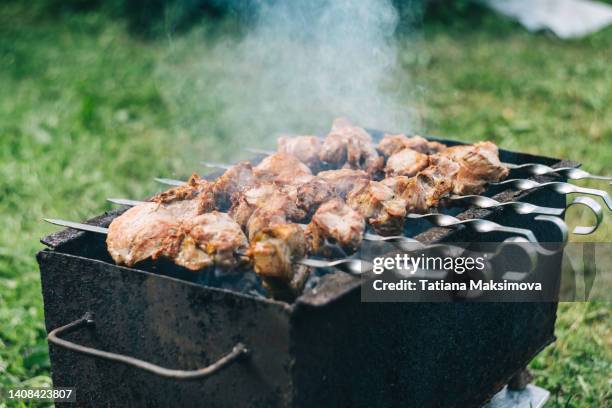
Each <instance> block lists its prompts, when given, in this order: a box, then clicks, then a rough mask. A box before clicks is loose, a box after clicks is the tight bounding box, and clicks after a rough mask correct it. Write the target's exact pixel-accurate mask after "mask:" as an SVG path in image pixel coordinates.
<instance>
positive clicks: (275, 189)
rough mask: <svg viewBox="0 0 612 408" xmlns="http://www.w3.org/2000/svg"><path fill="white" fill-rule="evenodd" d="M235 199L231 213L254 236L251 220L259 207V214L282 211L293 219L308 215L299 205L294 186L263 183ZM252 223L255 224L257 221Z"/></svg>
mask: <svg viewBox="0 0 612 408" xmlns="http://www.w3.org/2000/svg"><path fill="white" fill-rule="evenodd" d="M233 201H234V202H233V204H232V207H231V208H230V210H229V214H230V216H231V217H232V218H233V219H234V220H235V221H236V222H237V223H238V224H239V225H241V226H242V227H243V228H244V229H245V230H246V231H249V236H253V235H254V233H255V232H256V231H255V229H254V230H253V233H251V231H250V229H249V221H250V219H251V217H252V215H253V214H254V212H255V211H256V210H257V209H261V211H259V214H264V215H265V216H266V217H267V216H270V214H272V213H275V212H279V211H280V212H282V213H283V214H284V216H285V217H286V219H288V220H291V221H301V220H303V219H304V217H305V216H306V213H305V211H303V210H302V209H300V208H299V207H298V199H297V190H296V189H295V187H293V186H278V185H276V184H271V183H263V184H260V185H257V186H255V187H252V188H250V189H248V190H246V191H244V192H243V193H241V194H238V195H235V196H234V199H233ZM252 225H255V221H253V222H252ZM259 225H265V223H261V224H259ZM253 228H254V227H253Z"/></svg>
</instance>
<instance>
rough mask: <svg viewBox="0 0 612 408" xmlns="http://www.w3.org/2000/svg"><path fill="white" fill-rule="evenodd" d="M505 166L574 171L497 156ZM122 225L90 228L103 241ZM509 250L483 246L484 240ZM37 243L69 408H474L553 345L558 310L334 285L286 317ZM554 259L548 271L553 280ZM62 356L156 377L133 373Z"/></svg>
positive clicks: (518, 195)
mask: <svg viewBox="0 0 612 408" xmlns="http://www.w3.org/2000/svg"><path fill="white" fill-rule="evenodd" d="M372 134H373V136H375V137H376V136H378V137H380V135H381V134H382V132H372ZM441 141H442V142H443V143H446V144H449V145H453V144H457V142H454V141H450V140H441ZM500 158H501V160H502V161H504V162H508V163H515V164H522V163H539V164H543V165H547V166H551V167H553V168H560V167H571V168H576V167H578V164H577V163H574V162H569V161H564V160H559V159H554V158H548V157H542V156H534V155H529V154H524V153H516V152H511V151H506V150H500ZM258 159H261V157H259V158H257V157H256V158H254V160H253V161H252V162H253V163H257V162H258ZM214 176H215V175H212V177H214ZM533 180H535V181H537V182H550V181H565V179H564V178H562V177H561V176H556V175H546V176H537V177H534V178H533ZM486 195H488V196H492V197H493V198H494V199H496V200H498V201H501V202H507V201H522V202H528V203H532V204H535V205H541V206H547V207H553V208H559V209H563V208H565V206H566V198H565V195H563V194H550V193H549V192H547V191H545V190H538V189H535V190H529V191H517V190H515V189H506V188H505V187H503V186H501V187H498V188H497V190H494V189H489V191H487V193H486ZM120 213H121V211H113V212H109V213H106V214H103V215H101V216H99V217H96V218H93V219H91V220H89V221H88V223H89V224H91V225H96V226H102V227H106V226H108V225H109V223H110V222H111V220H112V219H113V218H115V217H116V216H117V215H118V214H120ZM453 215H455V216H456V217H457V218H459V219H470V218H482V219H489V220H493V221H495V222H498V223H500V224H503V225H512V226H515V227H522V228H530V229H532V230H534V232H535V233H536V235H537V236H538V239H539V240H540V241H542V242H557V241H559V240H560V239H561V238H560V236H559V233H558V229H556V228H554V225H553V224H549V223H534V222H533V216H529V215H517V214H516V213H515V212H512V211H508V209H505V208H497V209H494V210H488V209H469V210H467V211H462V212H457V211H455V212H454V213H453ZM411 233H412V235H414V236H415V237H416V238H417V239H419V240H420V241H421V242H423V243H426V244H431V243H438V242H471V241H478V240H480V241H482V239H483V236H481V235H478V233H477V232H474V231H472V230H470V229H468V228H461V229H448V228H440V227H430V226H429V225H426V224H423V225H421V223H417V224H416V225H413V228H412V229H411ZM504 237H505V236H503V235H501V234H496V233H491V234H487V235H486V239H487V240H488V241H491V242H495V241H500V240H501V239H503V238H504ZM42 242H43V243H44V244H45V245H46V246H47V248H46V249H44V250H42V251H40V252H39V254H38V256H37V258H38V262H39V265H40V271H41V280H42V288H43V297H44V308H45V323H46V328H47V330H48V332H50V337H51V339H52V340H53V341H52V342H50V344H49V352H50V358H51V364H52V376H53V381H54V385H55V386H56V387H76V388H77V400H78V403H77V405H79V406H153V407H155V406H160V407H162V406H203V405H204V406H207V407H227V406H249V407H271V406H282V407H285V406H296V407H312V406H338V407H344V406H346V407H349V406H350V407H355V406H367V407H373V406H407V405H409V406H418V407H427V406H436V407H456V406H457V407H466V406H481V405H483V404H484V403H486V402H487V401H488V400H489V399H490V398H491V397H492V396H493V395H494V394H495V393H496V392H498V391H499V390H501V389H502V388H503V386H504V385H505V384H507V383H508V381H509V380H510V379H511V378H512V377H513V376H515V375H516V374H518V373H520V372H521V371H522V370H523V369H524V367H525V366H526V364H528V362H529V361H530V360H531V359H532V358H533V357H534V356H535V355H536V354H537V353H538V352H539V351H540V350H541V349H542V348H543V347H545V346H546V345H548V344H549V343H551V342H552V341H553V340H554V334H553V333H554V323H555V317H556V309H557V304H556V303H554V302H546V303H480V302H464V303H363V302H361V299H360V285H361V280H360V279H359V278H355V277H353V276H350V275H348V274H346V273H344V272H341V271H332V272H331V273H328V274H326V275H324V276H323V277H322V278H321V279H320V282H319V284H318V286H317V287H316V290H311V291H307V292H306V293H305V294H303V295H302V296H300V297H299V298H297V299H296V300H295V302H293V303H285V302H280V301H275V300H271V299H267V298H263V297H259V296H253V295H249V294H245V293H241V292H240V291H239V290H236V287H233V288H234V290H228V289H227V288H223V287H221V288H219V287H213V283H214V282H212V281H207V280H206V279H207V278H206V277H205V276H201V275H197V274H194V273H193V272H190V271H186V270H183V269H181V268H179V267H177V266H175V265H173V264H170V263H164V262H163V261H161V262H155V263H148V264H144V265H140V266H139V267H138V268H126V267H121V266H117V265H115V264H114V263H113V262H112V260H111V258H110V256H109V255H108V253H107V251H106V248H105V244H104V237H103V236H101V235H96V234H92V233H88V232H77V231H75V230H71V229H67V230H63V231H61V232H58V233H55V234H52V235H50V236H47V237H45V238H43V239H42ZM561 256H562V254H561V253H557V254H556V255H555V256H554V257H552V258H551V260H549V261H550V263H551V265H552V268H550V267H549V269H551V270H553V271H556V273H557V274H559V275H560V269H561ZM79 319H81V320H79ZM70 322H76V323H75V324H73V325H69V326H68V327H65V325H67V324H68V323H70ZM60 327H61V328H62V329H60V332H58V330H57V329H58V328H60ZM54 329H55V331H54ZM60 334H61V339H60ZM66 342H69V343H66ZM72 344H78V345H81V346H83V347H88V348H89V349H95V350H102V351H106V352H108V353H118V354H121V355H123V356H129V357H132V358H134V359H138V360H139V361H136V363H135V364H136V365H140V366H142V362H148V363H150V364H154V365H155V366H159V367H153V368H151V367H149V368H150V369H149V370H148V371H147V370H142V369H139V368H138V367H134V364H125V361H116V360H115V361H114V360H113V358H114V357H113V356H114V354H113V355H110V354H105V353H104V352H97V354H96V355H93V356H92V355H87V354H84V353H83V352H78V351H83V350H82V349H81V350H75V347H73V346H72ZM66 345H68V347H66ZM243 347H244V348H243ZM75 351H77V352H75ZM85 351H86V352H87V350H85ZM90 354H91V353H90ZM131 362H132V363H133V361H131ZM128 363H130V361H128ZM160 367H166V368H168V369H169V370H163V369H161V368H160ZM141 368H142V367H141ZM173 370H174V371H173ZM198 370H199V371H198ZM57 406H63V404H61V403H58V404H57ZM66 406H68V405H66Z"/></svg>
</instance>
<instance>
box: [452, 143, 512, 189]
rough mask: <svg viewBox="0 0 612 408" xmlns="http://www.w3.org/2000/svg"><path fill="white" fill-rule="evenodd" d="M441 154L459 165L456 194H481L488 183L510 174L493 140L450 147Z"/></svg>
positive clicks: (455, 187)
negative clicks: (501, 160) (500, 158)
mask: <svg viewBox="0 0 612 408" xmlns="http://www.w3.org/2000/svg"><path fill="white" fill-rule="evenodd" d="M440 155H441V156H443V157H446V158H448V159H450V160H452V161H454V162H455V163H457V164H458V165H459V171H458V172H457V175H456V176H455V179H454V182H453V193H455V194H479V193H481V192H483V191H484V189H485V185H486V184H487V183H489V182H494V181H500V180H503V179H504V178H506V177H507V176H508V169H507V168H506V167H505V166H504V165H503V164H502V163H501V162H500V160H499V151H498V149H497V146H496V145H495V144H493V143H491V142H479V143H475V144H473V145H462V146H453V147H449V148H448V149H446V150H445V151H443V152H442V153H440Z"/></svg>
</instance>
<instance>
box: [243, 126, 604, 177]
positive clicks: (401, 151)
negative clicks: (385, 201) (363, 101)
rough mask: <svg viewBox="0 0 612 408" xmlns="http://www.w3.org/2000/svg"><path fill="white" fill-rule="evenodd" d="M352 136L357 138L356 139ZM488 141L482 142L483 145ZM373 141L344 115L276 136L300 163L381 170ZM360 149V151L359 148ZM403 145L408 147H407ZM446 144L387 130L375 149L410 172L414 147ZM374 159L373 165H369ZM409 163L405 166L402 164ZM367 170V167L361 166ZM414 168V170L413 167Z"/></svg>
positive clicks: (535, 171)
mask: <svg viewBox="0 0 612 408" xmlns="http://www.w3.org/2000/svg"><path fill="white" fill-rule="evenodd" d="M347 135H350V136H351V139H350V140H353V142H351V141H350V140H347ZM355 140H356V141H357V142H355ZM487 144H489V143H488V142H484V143H483V144H482V146H483V147H486V145H487ZM371 146H372V141H371V137H370V135H369V134H368V133H367V131H366V130H365V129H363V128H360V127H357V126H354V125H352V124H351V123H350V122H349V121H348V120H346V119H344V118H338V119H336V120H335V121H334V122H333V124H332V129H331V132H330V133H329V134H328V135H327V136H326V137H325V138H324V139H322V138H320V137H317V136H292V137H288V136H282V137H280V138H278V140H277V151H278V152H284V153H289V154H293V155H295V156H296V157H298V158H299V159H300V160H301V161H302V162H303V163H305V164H306V165H308V166H309V167H311V168H312V169H313V170H316V169H317V168H318V167H319V166H321V165H324V164H336V165H338V164H339V165H348V167H350V168H356V167H355V166H356V165H357V164H358V163H359V160H358V159H356V158H359V157H367V158H368V159H369V163H371V164H370V166H369V168H370V171H368V172H369V173H370V174H373V173H375V172H376V171H380V167H381V166H382V165H383V164H384V162H381V161H380V159H379V158H378V157H377V156H376V154H375V152H372V147H371ZM360 149H361V153H359V150H360ZM405 149H410V150H409V151H406V150H405ZM447 149H448V147H447V146H445V145H443V144H441V143H439V142H435V141H428V140H427V139H425V138H423V137H421V136H412V137H407V136H406V135H404V134H386V135H385V136H384V137H383V138H382V139H381V141H380V142H379V144H378V146H376V151H378V153H379V154H380V155H382V156H383V158H384V160H386V166H384V167H385V169H384V170H385V172H386V173H394V172H398V171H399V172H404V171H408V173H410V172H411V171H410V170H411V167H412V166H416V167H415V168H418V167H419V163H421V166H422V167H425V165H424V157H423V156H420V155H415V154H414V151H416V152H418V153H421V154H426V155H431V154H436V153H441V152H442V151H445V150H447ZM450 149H451V150H449V151H448V152H449V153H451V154H452V155H457V154H462V153H463V152H465V146H461V145H460V146H454V147H452V148H450ZM246 150H248V151H251V152H253V153H261V154H273V153H274V152H273V151H268V150H262V149H252V148H247V149H246ZM372 163H374V168H372V166H373V165H372ZM405 163H408V167H405V166H403V164H405ZM501 165H502V166H504V167H506V168H508V169H509V170H515V171H519V172H524V173H527V174H530V175H534V176H540V175H546V174H559V175H563V176H565V177H567V178H569V179H572V180H580V179H585V178H590V179H595V180H608V181H610V180H612V177H608V176H598V175H593V174H591V173H588V172H586V171H584V170H581V169H576V168H573V167H560V168H553V167H550V166H546V165H543V164H540V163H523V164H518V165H517V164H513V163H501ZM364 169H365V170H366V171H367V170H368V168H367V167H366V168H364ZM372 170H374V171H372ZM412 172H414V171H412Z"/></svg>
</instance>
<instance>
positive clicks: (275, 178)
mask: <svg viewBox="0 0 612 408" xmlns="http://www.w3.org/2000/svg"><path fill="white" fill-rule="evenodd" d="M253 174H254V175H255V177H256V178H257V180H258V181H260V182H271V183H278V184H280V185H286V184H287V185H294V186H297V185H300V184H303V183H307V182H308V181H310V180H311V179H312V177H313V176H312V172H311V171H310V169H309V168H308V166H306V165H305V164H304V163H302V162H301V161H300V160H298V158H297V157H295V156H293V155H291V154H287V153H274V154H272V155H270V156H268V157H266V158H265V159H263V160H262V161H261V163H259V164H258V165H257V166H255V167H254V168H253Z"/></svg>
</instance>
